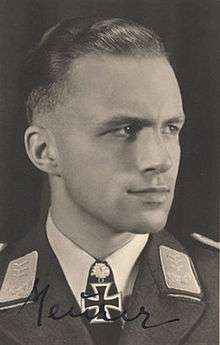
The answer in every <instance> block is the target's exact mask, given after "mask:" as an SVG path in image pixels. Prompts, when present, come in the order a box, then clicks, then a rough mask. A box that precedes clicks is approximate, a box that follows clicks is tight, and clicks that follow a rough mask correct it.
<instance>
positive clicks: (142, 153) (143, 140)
mask: <svg viewBox="0 0 220 345" xmlns="http://www.w3.org/2000/svg"><path fill="white" fill-rule="evenodd" d="M136 158H137V166H138V169H139V171H140V172H141V173H144V172H147V171H152V172H153V171H155V172H157V173H163V172H166V171H167V170H169V169H170V168H171V167H172V165H173V164H172V159H171V157H170V154H169V151H168V147H167V145H166V143H165V142H164V140H163V138H162V137H161V135H160V134H158V133H155V131H154V130H153V129H149V128H148V129H146V130H142V133H141V134H140V135H139V137H138V139H137V141H136Z"/></svg>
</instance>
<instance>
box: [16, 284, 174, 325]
mask: <svg viewBox="0 0 220 345" xmlns="http://www.w3.org/2000/svg"><path fill="white" fill-rule="evenodd" d="M38 285H39V279H38V278H37V279H36V280H35V283H34V287H33V290H32V293H31V294H30V295H29V297H28V298H27V299H26V301H25V303H24V304H23V305H22V307H21V308H20V310H19V312H20V311H21V310H22V309H24V307H25V306H26V305H27V303H28V302H30V301H33V302H35V303H39V304H38V315H37V326H39V327H40V326H42V324H43V322H42V319H43V312H44V303H45V299H46V297H47V295H48V292H49V289H50V284H47V285H46V286H45V287H44V288H43V289H42V290H41V291H39V289H38ZM96 295H97V294H96ZM93 296H94V295H87V294H85V293H82V294H81V297H82V298H84V299H88V298H91V297H93ZM59 309H60V306H59V304H53V305H52V306H50V308H49V310H48V314H47V317H48V318H50V319H53V320H55V321H58V320H61V319H64V318H65V317H71V318H78V317H84V318H85V319H87V320H89V321H91V320H92V319H94V318H96V317H97V316H98V315H100V312H101V313H102V318H103V319H104V320H105V321H116V320H118V319H120V318H121V319H122V320H124V321H125V322H131V321H134V320H136V319H138V318H140V317H141V316H143V317H144V318H143V320H142V321H141V327H142V328H143V329H147V328H154V327H159V326H162V325H164V324H168V323H171V322H177V321H179V320H180V319H179V318H174V319H170V320H166V321H164V322H161V323H158V324H154V325H147V324H146V323H147V321H148V320H149V319H150V313H149V312H148V311H147V310H146V309H145V307H144V306H141V307H140V309H139V312H138V313H137V314H136V315H135V316H133V317H131V318H129V317H128V314H127V311H126V310H125V311H123V312H122V313H121V314H120V315H118V316H116V317H114V318H108V317H107V315H106V313H105V311H104V309H103V308H100V309H102V310H99V312H98V313H97V314H95V315H92V316H91V315H89V311H88V310H87V309H86V310H85V311H83V312H81V313H74V310H73V309H74V307H73V306H71V307H70V308H69V309H68V310H67V311H66V312H65V313H63V314H60V313H59Z"/></svg>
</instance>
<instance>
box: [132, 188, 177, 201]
mask: <svg viewBox="0 0 220 345" xmlns="http://www.w3.org/2000/svg"><path fill="white" fill-rule="evenodd" d="M127 192H128V194H130V195H132V196H135V197H137V198H139V199H141V200H142V201H144V202H145V203H149V204H161V203H164V202H165V201H166V200H167V196H168V194H169V193H170V189H169V188H168V187H167V186H157V187H149V188H143V189H141V188H139V189H129V190H128V191H127Z"/></svg>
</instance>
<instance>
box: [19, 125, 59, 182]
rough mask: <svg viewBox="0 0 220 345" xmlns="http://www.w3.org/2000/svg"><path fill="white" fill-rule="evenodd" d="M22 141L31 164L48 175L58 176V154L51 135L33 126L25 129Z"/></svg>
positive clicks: (47, 131)
mask: <svg viewBox="0 0 220 345" xmlns="http://www.w3.org/2000/svg"><path fill="white" fill-rule="evenodd" d="M24 139H25V148H26V151H27V154H28V157H29V159H30V160H31V162H32V163H33V164H34V165H35V166H36V167H37V168H38V169H40V170H42V171H44V172H46V173H48V174H52V175H56V176H60V171H59V154H58V151H57V147H56V142H55V138H54V136H53V134H52V133H51V132H50V131H49V130H48V129H46V128H43V127H40V126H35V125H33V126H30V127H28V128H27V129H26V131H25V137H24Z"/></svg>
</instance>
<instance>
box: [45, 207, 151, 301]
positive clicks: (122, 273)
mask: <svg viewBox="0 0 220 345" xmlns="http://www.w3.org/2000/svg"><path fill="white" fill-rule="evenodd" d="M46 228H47V237H48V240H49V243H50V245H51V248H52V249H53V251H54V253H55V255H56V257H57V259H58V261H59V263H60V265H61V267H62V270H63V272H64V275H65V277H66V280H67V282H68V284H69V287H70V289H71V290H72V292H73V294H74V296H75V298H76V300H77V302H78V304H79V305H80V294H81V292H83V291H85V288H86V283H87V278H88V273H89V269H90V267H91V265H92V264H93V263H94V262H95V258H94V257H92V256H91V255H89V254H88V253H87V252H86V251H84V250H83V249H82V248H80V247H79V246H78V245H76V244H75V243H74V242H72V241H71V240H70V239H68V238H67V237H66V236H65V235H63V234H62V232H61V231H60V230H59V229H58V228H57V227H56V225H55V224H54V222H53V220H52V217H51V214H50V212H49V213H48V218H47V224H46ZM148 237H149V234H144V235H135V237H134V238H133V239H132V240H131V241H130V242H128V243H127V244H126V245H124V246H123V247H122V248H120V249H118V250H116V251H115V252H114V253H112V254H111V255H109V256H108V257H106V258H104V260H105V261H107V262H108V264H109V265H110V266H111V269H112V271H113V274H114V279H115V283H116V286H117V288H118V290H119V291H121V292H122V296H123V297H125V296H128V295H131V293H132V289H133V285H134V282H135V279H136V276H137V273H138V257H139V256H140V253H141V252H142V250H143V248H144V247H145V245H146V242H147V240H148ZM125 258H126V260H125ZM76 263H77V264H76Z"/></svg>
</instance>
